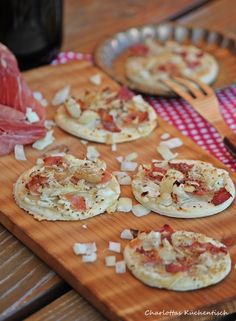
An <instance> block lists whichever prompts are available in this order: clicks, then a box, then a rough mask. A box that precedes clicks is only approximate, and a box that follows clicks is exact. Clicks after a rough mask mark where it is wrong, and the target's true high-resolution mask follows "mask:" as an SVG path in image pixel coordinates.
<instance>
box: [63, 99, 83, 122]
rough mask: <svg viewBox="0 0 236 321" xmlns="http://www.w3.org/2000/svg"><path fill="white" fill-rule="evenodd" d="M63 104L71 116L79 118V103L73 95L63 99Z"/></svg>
mask: <svg viewBox="0 0 236 321" xmlns="http://www.w3.org/2000/svg"><path fill="white" fill-rule="evenodd" d="M64 106H65V109H66V111H67V112H68V114H69V115H70V116H71V117H73V118H79V116H80V115H81V109H80V104H79V103H78V102H77V101H76V100H75V99H74V98H73V97H69V98H68V99H67V100H66V101H65V104H64Z"/></svg>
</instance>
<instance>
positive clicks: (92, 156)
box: [86, 146, 100, 161]
mask: <svg viewBox="0 0 236 321" xmlns="http://www.w3.org/2000/svg"><path fill="white" fill-rule="evenodd" d="M99 156H100V153H99V152H98V151H97V149H96V148H95V147H94V146H88V147H87V154H86V157H87V158H88V159H89V160H91V161H94V160H96V159H97V158H99Z"/></svg>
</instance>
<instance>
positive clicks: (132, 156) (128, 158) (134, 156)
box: [125, 152, 138, 162]
mask: <svg viewBox="0 0 236 321" xmlns="http://www.w3.org/2000/svg"><path fill="white" fill-rule="evenodd" d="M137 157H138V154H137V153H135V152H133V153H130V154H128V155H127V156H126V157H125V161H127V162H130V161H132V160H134V159H136V158H137Z"/></svg>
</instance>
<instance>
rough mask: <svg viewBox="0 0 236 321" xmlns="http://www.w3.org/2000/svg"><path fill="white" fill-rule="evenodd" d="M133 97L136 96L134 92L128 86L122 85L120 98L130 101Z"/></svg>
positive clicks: (119, 92)
mask: <svg viewBox="0 0 236 321" xmlns="http://www.w3.org/2000/svg"><path fill="white" fill-rule="evenodd" d="M133 97H134V94H133V93H132V91H130V90H129V89H128V88H127V87H121V88H120V90H119V91H118V98H120V99H122V100H124V101H129V100H131V99H132V98H133Z"/></svg>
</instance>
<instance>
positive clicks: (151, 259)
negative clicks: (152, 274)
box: [135, 246, 162, 265]
mask: <svg viewBox="0 0 236 321" xmlns="http://www.w3.org/2000/svg"><path fill="white" fill-rule="evenodd" d="M135 251H136V252H137V253H140V254H143V255H144V260H143V261H144V263H148V264H149V265H150V264H151V265H155V264H160V263H162V259H161V258H160V256H159V255H158V252H157V251H155V250H144V248H143V247H142V246H141V247H140V248H136V250H135Z"/></svg>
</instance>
